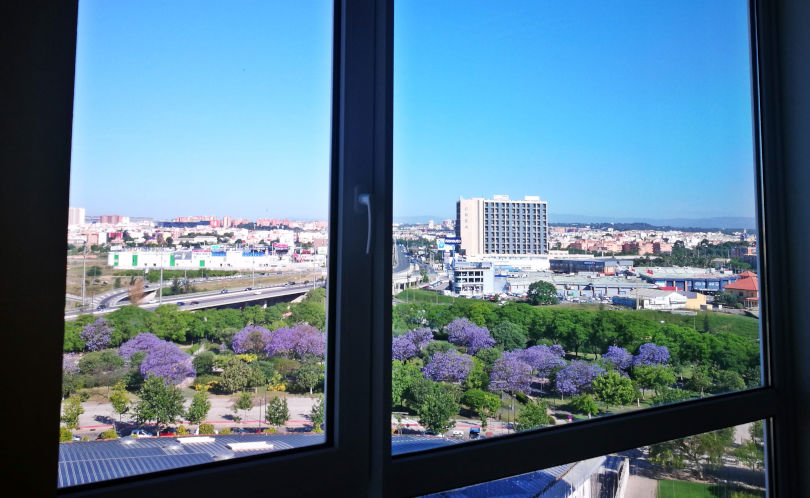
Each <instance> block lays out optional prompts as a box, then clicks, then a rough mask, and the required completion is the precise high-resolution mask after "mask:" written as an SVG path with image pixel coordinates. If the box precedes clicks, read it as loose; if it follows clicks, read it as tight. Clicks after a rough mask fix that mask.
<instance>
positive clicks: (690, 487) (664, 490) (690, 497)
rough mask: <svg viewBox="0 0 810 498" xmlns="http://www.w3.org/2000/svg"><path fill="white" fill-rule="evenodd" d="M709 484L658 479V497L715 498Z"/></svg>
mask: <svg viewBox="0 0 810 498" xmlns="http://www.w3.org/2000/svg"><path fill="white" fill-rule="evenodd" d="M710 488H711V484H703V483H700V482H688V481H671V480H668V479H667V480H662V481H658V498H716V495H714V494H713V493H712V492H711V491H710Z"/></svg>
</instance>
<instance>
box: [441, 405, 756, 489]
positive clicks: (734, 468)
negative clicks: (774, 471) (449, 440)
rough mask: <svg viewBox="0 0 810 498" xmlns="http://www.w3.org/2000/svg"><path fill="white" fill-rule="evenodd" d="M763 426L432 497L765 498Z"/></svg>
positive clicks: (738, 428)
mask: <svg viewBox="0 0 810 498" xmlns="http://www.w3.org/2000/svg"><path fill="white" fill-rule="evenodd" d="M762 425H763V424H762V421H758V422H755V423H751V424H744V425H740V426H736V427H728V428H726V429H721V430H718V431H714V432H707V433H704V434H698V435H695V436H689V437H686V438H683V439H677V440H673V441H667V442H664V443H659V444H653V445H650V446H645V447H642V448H637V449H634V450H630V451H623V452H620V453H614V454H611V455H605V456H601V457H596V458H591V459H588V460H583V461H580V462H575V463H570V464H567V465H558V466H557V467H553V468H550V469H544V470H538V471H537V472H531V473H528V474H521V475H517V476H513V477H508V478H505V479H499V480H497V481H491V482H486V483H481V484H477V485H474V486H468V487H465V488H459V489H454V490H451V491H445V492H441V493H436V494H433V495H429V496H435V497H440V496H454V497H477V496H481V497H485V496H486V497H489V496H534V497H541V498H542V497H554V498H560V497H567V496H572V497H604V498H649V497H658V498H680V497H684V498H686V497H705V498H716V497H735V498H736V497H739V498H749V497H750V498H753V497H759V496H761V497H764V496H766V493H765V440H764V437H763V432H762Z"/></svg>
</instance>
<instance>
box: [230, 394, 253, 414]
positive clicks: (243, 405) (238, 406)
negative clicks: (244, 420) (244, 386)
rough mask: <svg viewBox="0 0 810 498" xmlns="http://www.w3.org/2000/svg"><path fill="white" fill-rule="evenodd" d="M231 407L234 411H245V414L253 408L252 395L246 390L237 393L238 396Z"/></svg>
mask: <svg viewBox="0 0 810 498" xmlns="http://www.w3.org/2000/svg"><path fill="white" fill-rule="evenodd" d="M233 408H234V411H237V410H242V411H243V412H245V416H247V412H248V411H250V409H251V408H253V396H252V395H251V394H250V393H249V392H247V391H242V392H241V393H239V397H238V398H236V402H235V403H234V404H233Z"/></svg>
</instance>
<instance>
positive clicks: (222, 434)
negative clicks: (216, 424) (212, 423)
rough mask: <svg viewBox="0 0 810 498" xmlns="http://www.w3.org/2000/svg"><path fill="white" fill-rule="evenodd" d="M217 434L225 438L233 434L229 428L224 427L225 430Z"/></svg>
mask: <svg viewBox="0 0 810 498" xmlns="http://www.w3.org/2000/svg"><path fill="white" fill-rule="evenodd" d="M219 434H220V435H221V436H227V435H229V434H233V431H231V428H230V427H226V428H224V429H222V430H220V431H219Z"/></svg>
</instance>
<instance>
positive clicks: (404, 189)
mask: <svg viewBox="0 0 810 498" xmlns="http://www.w3.org/2000/svg"><path fill="white" fill-rule="evenodd" d="M394 47H395V49H394V58H395V64H394V67H395V87H394V116H395V118H394V119H395V121H394V174H395V181H394V201H393V202H394V239H395V240H394V241H393V244H394V246H393V253H394V265H393V289H392V290H393V295H394V303H393V324H392V328H393V351H392V359H393V388H392V391H393V392H392V405H393V412H394V416H393V417H392V429H393V430H394V431H395V432H397V433H399V432H402V433H408V432H410V433H419V434H421V433H423V432H425V431H430V432H434V433H437V434H444V435H446V436H451V437H456V438H459V439H477V438H480V437H489V436H497V435H501V434H505V433H509V432H513V431H515V430H528V429H533V428H539V427H543V426H548V425H552V424H564V423H571V422H577V421H580V420H587V419H588V418H591V417H593V416H601V415H609V414H613V413H619V412H623V411H628V410H638V409H643V408H646V407H650V406H653V405H659V404H665V403H672V402H677V401H681V400H686V399H692V398H700V397H703V396H711V395H714V394H718V393H724V392H729V391H737V390H741V389H746V388H752V387H756V386H759V385H761V373H760V346H759V337H760V331H759V319H758V317H759V312H758V298H759V294H758V289H759V285H758V275H757V272H758V271H759V269H758V266H757V246H758V240H759V238H758V234H757V230H756V221H755V218H754V216H755V212H756V210H755V206H756V202H757V201H756V194H755V168H754V164H753V144H752V136H753V133H752V120H751V88H750V67H749V36H748V19H747V6H746V5H745V4H744V3H740V2H731V1H720V2H711V3H705V2H686V3H684V2H670V3H668V4H666V5H660V4H656V5H652V4H649V3H648V2H640V1H625V2H620V3H618V4H616V3H610V4H605V3H604V2H591V1H587V2H579V3H577V4H576V6H574V5H572V4H570V3H558V2H515V3H514V4H511V5H510V8H509V9H503V8H501V6H500V5H498V4H496V3H493V2H402V3H400V4H398V5H397V9H396V12H395V43H394Z"/></svg>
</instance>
